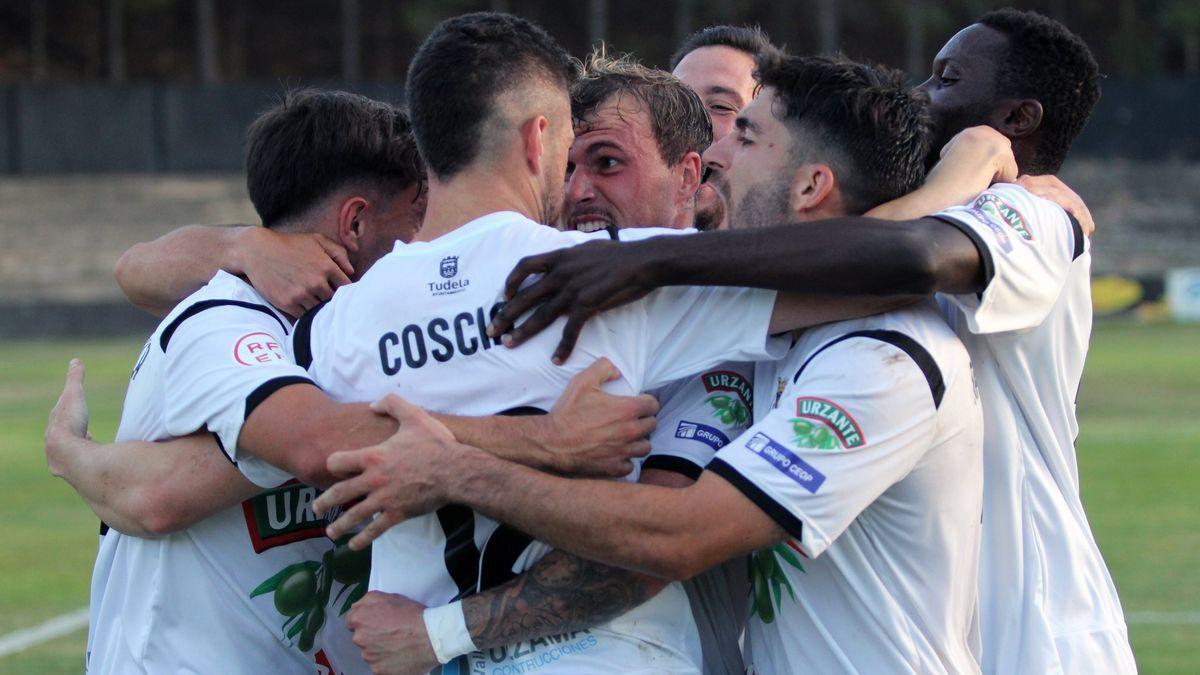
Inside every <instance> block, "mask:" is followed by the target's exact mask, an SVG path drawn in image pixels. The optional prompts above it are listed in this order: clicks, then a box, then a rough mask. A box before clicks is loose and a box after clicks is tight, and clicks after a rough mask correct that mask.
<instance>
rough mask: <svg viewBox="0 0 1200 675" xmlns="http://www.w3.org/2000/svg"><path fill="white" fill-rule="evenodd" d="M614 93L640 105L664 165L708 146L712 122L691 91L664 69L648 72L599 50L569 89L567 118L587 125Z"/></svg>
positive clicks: (672, 163)
mask: <svg viewBox="0 0 1200 675" xmlns="http://www.w3.org/2000/svg"><path fill="white" fill-rule="evenodd" d="M618 94H627V95H629V96H631V97H633V98H634V99H636V100H637V101H638V102H640V103H641V104H642V106H644V110H645V111H646V113H647V116H648V117H649V118H650V126H651V129H652V131H653V133H654V140H655V141H656V143H657V144H658V154H659V156H661V157H662V159H663V161H664V162H666V163H667V165H668V166H674V165H675V164H677V163H679V161H680V160H681V159H683V157H684V155H686V154H687V153H689V152H696V153H703V152H704V151H705V149H707V148H708V146H709V145H711V144H712V120H710V119H709V117H708V112H706V111H705V110H704V102H703V101H701V100H700V97H699V96H698V95H697V94H696V92H695V91H693V90H692V88H691V87H689V86H687V85H686V84H684V83H683V82H680V81H679V78H677V77H675V76H674V75H672V74H670V73H668V72H666V71H665V70H656V69H654V68H647V67H646V66H643V65H642V64H640V63H638V62H637V61H635V60H633V58H631V57H629V56H628V55H622V56H619V57H616V58H611V57H609V56H607V55H606V54H605V53H604V51H603V50H602V49H601V50H597V51H594V52H592V54H591V56H589V57H588V59H587V61H585V62H584V66H583V73H582V75H581V76H580V78H579V80H578V81H576V82H575V84H574V85H573V86H572V87H571V116H572V117H573V118H574V119H575V122H576V124H586V123H587V118H588V117H590V116H591V115H593V114H594V113H595V112H596V109H597V108H599V107H600V106H601V105H603V104H604V102H605V101H608V100H609V99H611V98H612V97H613V96H615V95H618Z"/></svg>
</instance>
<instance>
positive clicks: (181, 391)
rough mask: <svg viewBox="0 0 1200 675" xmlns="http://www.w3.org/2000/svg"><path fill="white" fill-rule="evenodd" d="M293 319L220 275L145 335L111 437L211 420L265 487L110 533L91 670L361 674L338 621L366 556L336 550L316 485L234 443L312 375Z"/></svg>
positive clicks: (92, 634)
mask: <svg viewBox="0 0 1200 675" xmlns="http://www.w3.org/2000/svg"><path fill="white" fill-rule="evenodd" d="M289 328H290V326H289V323H288V321H287V320H286V318H285V317H284V316H283V315H281V314H280V313H279V312H277V311H276V310H275V309H274V308H272V307H271V306H270V305H268V304H267V303H266V301H264V300H263V299H262V297H260V296H259V295H258V294H257V293H256V292H255V291H254V289H253V288H251V287H250V286H249V284H247V283H246V282H244V281H242V280H241V279H238V278H237V277H234V276H231V275H229V274H226V273H224V272H219V273H217V275H216V276H215V277H213V279H212V281H210V282H209V283H208V285H206V286H205V287H204V288H202V289H200V290H199V291H197V292H196V293H194V294H193V295H191V296H190V297H188V298H187V299H186V300H184V301H183V302H182V303H180V304H179V306H178V307H176V308H175V309H174V310H173V311H172V312H171V313H170V314H168V315H167V317H166V318H165V319H164V320H163V321H162V323H161V324H159V326H158V329H157V330H155V332H154V334H153V335H152V336H151V337H150V340H149V341H147V342H146V345H145V347H144V348H143V350H142V353H141V356H139V358H138V361H137V365H136V366H135V367H134V369H133V373H132V375H131V377H130V382H129V390H128V392H127V393H126V397H125V408H124V410H123V412H122V415H121V424H120V428H119V429H118V431H117V440H118V441H125V440H142V441H161V440H167V439H170V438H172V437H179V436H185V435H187V434H190V433H193V432H196V431H199V430H202V429H206V430H208V431H210V432H212V434H213V436H214V437H215V438H216V439H217V442H218V444H219V445H220V446H221V447H222V448H223V449H224V451H225V453H226V454H227V456H228V458H229V460H230V461H231V462H233V463H235V464H236V465H237V466H238V468H239V469H241V470H242V472H243V473H245V474H246V476H247V477H248V478H250V479H251V480H253V481H255V482H256V483H257V484H259V485H262V486H263V487H267V488H270V489H268V490H266V491H265V492H263V493H262V494H260V495H259V496H257V497H254V498H253V499H249V500H247V501H245V502H243V503H242V504H239V505H237V506H235V507H232V508H229V509H225V510H224V511H221V512H220V513H217V514H215V515H213V516H211V517H209V518H207V519H205V520H203V521H202V522H200V523H197V524H196V525H194V526H192V527H190V528H188V529H187V530H184V531H182V532H177V533H175V534H171V535H167V536H164V537H158V538H154V539H141V538H138V537H131V536H127V535H124V534H121V533H119V532H117V531H116V530H110V531H108V532H107V533H106V534H105V536H103V537H102V538H101V541H100V550H99V552H98V554H97V557H96V567H95V571H94V573H93V577H92V589H91V608H90V611H91V624H90V625H89V628H88V659H87V672H89V673H122V674H124V673H147V674H154V675H157V674H158V673H245V674H246V675H259V674H261V673H309V674H311V673H321V674H322V675H329V674H333V673H365V672H369V669H368V668H367V666H366V664H365V663H364V662H363V660H362V656H361V654H360V652H359V650H358V648H357V647H355V645H354V644H353V643H352V642H351V640H350V633H349V631H348V630H347V629H346V626H345V623H344V622H343V621H342V620H341V618H340V612H342V611H343V607H345V608H346V609H348V607H349V605H348V603H347V599H348V597H349V596H351V595H358V594H360V593H362V592H365V587H366V586H365V584H366V580H367V567H368V564H369V560H368V558H367V557H366V556H365V555H360V554H350V553H348V550H347V549H345V548H343V549H341V550H339V552H338V554H337V555H336V556H335V555H334V552H333V551H334V546H333V542H331V541H330V540H329V539H328V538H327V537H326V536H325V531H324V528H325V526H326V522H325V520H324V519H322V518H317V517H316V516H315V515H314V514H313V512H312V502H313V500H314V499H316V496H317V491H316V489H314V488H312V487H309V486H307V485H302V484H300V483H297V482H296V481H294V480H289V479H290V477H289V476H287V475H286V474H283V473H282V472H280V471H278V470H277V469H274V468H272V467H269V466H268V465H265V464H263V463H262V462H260V461H258V460H256V459H254V458H253V457H246V456H243V455H242V454H241V453H238V452H237V451H236V448H237V439H238V433H239V432H240V430H241V425H242V422H244V421H245V418H246V416H248V415H249V414H250V412H251V411H252V410H253V408H254V406H255V405H257V404H258V403H259V402H261V401H262V400H264V399H265V398H266V397H267V396H268V395H269V394H270V393H271V392H273V391H275V390H276V389H278V388H279V387H281V386H286V385H288V384H293V383H296V382H309V381H310V380H309V378H308V377H307V375H306V374H305V372H304V370H303V369H302V368H299V367H297V366H296V365H295V364H294V363H293V362H292V361H291V360H290V359H288V358H287V357H286V341H287V336H288V332H289ZM180 470H186V467H180ZM343 581H345V582H347V584H348V586H347V584H343V583H341V582H343ZM356 588H357V589H360V590H359V591H358V592H357V593H356ZM339 596H340V597H339ZM335 600H336V601H335Z"/></svg>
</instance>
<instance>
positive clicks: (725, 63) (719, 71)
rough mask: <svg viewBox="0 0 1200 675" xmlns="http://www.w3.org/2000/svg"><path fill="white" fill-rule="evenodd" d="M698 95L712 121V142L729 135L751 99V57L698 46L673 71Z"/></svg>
mask: <svg viewBox="0 0 1200 675" xmlns="http://www.w3.org/2000/svg"><path fill="white" fill-rule="evenodd" d="M673 74H674V75H675V77H678V78H679V79H680V80H682V81H683V83H684V84H686V85H687V86H689V87H691V88H692V89H693V90H695V92H696V93H697V94H699V95H700V100H701V101H703V102H704V109H705V110H707V111H708V117H709V119H711V120H712V126H713V142H714V143H715V142H717V141H719V140H720V139H721V138H723V137H725V136H726V135H728V134H729V133H731V132H733V128H734V125H733V120H734V119H735V118H736V117H737V114H738V113H739V112H741V110H742V108H745V107H746V104H748V103H750V101H751V99H753V98H754V88H755V86H756V83H755V81H754V58H753V57H751V56H750V55H749V54H747V53H745V52H743V51H740V50H737V49H733V48H732V47H721V46H718V47H701V48H699V49H694V50H692V51H691V52H690V53H688V55H687V56H685V57H683V59H682V60H680V61H679V65H677V66H675V70H674V72H673Z"/></svg>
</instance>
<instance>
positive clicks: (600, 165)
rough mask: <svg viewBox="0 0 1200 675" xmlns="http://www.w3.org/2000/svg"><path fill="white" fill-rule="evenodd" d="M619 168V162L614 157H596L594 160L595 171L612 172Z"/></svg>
mask: <svg viewBox="0 0 1200 675" xmlns="http://www.w3.org/2000/svg"><path fill="white" fill-rule="evenodd" d="M619 166H621V160H619V159H617V158H616V157H598V158H596V170H597V171H612V170H613V169H616V168H617V167H619Z"/></svg>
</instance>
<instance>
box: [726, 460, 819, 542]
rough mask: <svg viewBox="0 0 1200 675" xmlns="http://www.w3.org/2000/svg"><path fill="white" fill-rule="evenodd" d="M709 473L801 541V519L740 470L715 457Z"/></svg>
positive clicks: (802, 525)
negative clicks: (736, 490) (727, 484)
mask: <svg viewBox="0 0 1200 675" xmlns="http://www.w3.org/2000/svg"><path fill="white" fill-rule="evenodd" d="M705 469H706V470H707V471H711V472H713V473H715V474H717V475H718V476H720V477H721V478H724V479H725V480H726V481H728V482H729V484H730V485H732V486H733V487H735V488H737V489H738V492H741V493H742V494H744V495H746V498H747V499H749V500H750V501H752V502H754V505H755V506H757V507H758V508H760V509H762V511H763V513H765V514H767V515H768V516H770V517H771V520H774V521H775V522H776V524H778V525H779V526H780V527H782V528H783V529H784V530H787V533H788V534H790V535H791V536H792V538H793V539H795V540H796V541H801V539H800V535H801V533H802V532H803V530H804V523H803V522H801V520H800V519H799V518H797V517H796V516H795V515H793V514H792V512H791V511H788V510H787V509H785V508H783V506H782V505H781V504H780V503H779V502H777V501H775V500H774V499H772V498H771V496H770V495H768V494H767V493H765V492H763V491H762V490H761V489H759V487H758V486H757V485H755V484H754V483H751V482H750V481H749V480H748V479H747V478H746V477H745V476H743V475H742V474H740V473H738V470H737V469H735V468H733V467H732V466H730V465H729V464H727V463H726V462H725V461H723V460H722V459H721V458H720V457H714V458H713V461H711V462H709V463H708V466H707V467H705Z"/></svg>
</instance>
